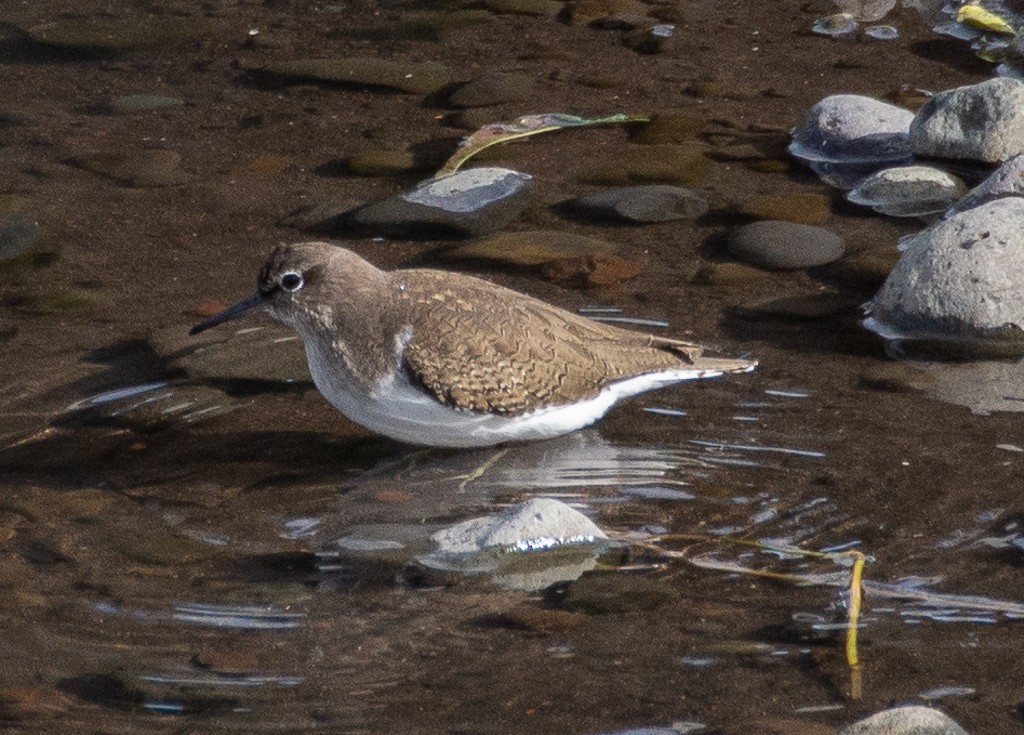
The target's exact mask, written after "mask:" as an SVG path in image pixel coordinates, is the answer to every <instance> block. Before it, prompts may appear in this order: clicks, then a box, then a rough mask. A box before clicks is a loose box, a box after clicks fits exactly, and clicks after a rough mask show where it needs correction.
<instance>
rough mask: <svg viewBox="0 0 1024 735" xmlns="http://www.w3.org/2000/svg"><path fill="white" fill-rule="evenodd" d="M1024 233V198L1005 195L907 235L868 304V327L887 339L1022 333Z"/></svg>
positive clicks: (1023, 323)
mask: <svg viewBox="0 0 1024 735" xmlns="http://www.w3.org/2000/svg"><path fill="white" fill-rule="evenodd" d="M1022 231H1024V199H1022V198H1019V197H1008V198H1005V199H997V200H995V201H993V202H989V203H987V204H983V205H981V206H980V207H975V208H974V209H969V210H967V211H965V212H961V213H959V214H957V215H954V216H953V217H950V218H949V219H946V220H942V221H941V222H938V223H937V224H935V225H933V226H932V227H929V228H928V229H926V230H924V231H923V232H921V233H919V234H918V235H916V236H914V237H912V238H910V239H909V240H908V241H907V242H906V248H905V249H904V251H903V253H902V255H901V256H900V259H899V261H898V262H897V263H896V267H895V268H893V270H892V272H891V273H890V274H889V277H888V278H887V279H886V281H885V283H884V284H883V285H882V288H881V290H879V292H878V293H877V294H876V295H875V298H874V300H873V301H872V302H871V305H870V309H869V312H870V318H869V320H868V322H867V326H869V327H870V328H872V329H874V330H875V331H878V332H879V333H881V334H883V335H884V336H889V337H899V336H902V337H913V336H921V337H932V338H939V339H942V338H948V339H971V338H979V337H987V336H998V335H993V332H996V331H999V332H1004V331H1005V332H1006V336H1012V334H1013V333H1014V332H1020V329H1019V328H1020V327H1022V326H1024V289H1022V288H1021V284H1022V283H1024V247H1022V244H1021V238H1020V233H1021V232H1022ZM1010 325H1014V326H1010ZM1006 330H1008V331H1006ZM1021 334H1022V335H1024V333H1021Z"/></svg>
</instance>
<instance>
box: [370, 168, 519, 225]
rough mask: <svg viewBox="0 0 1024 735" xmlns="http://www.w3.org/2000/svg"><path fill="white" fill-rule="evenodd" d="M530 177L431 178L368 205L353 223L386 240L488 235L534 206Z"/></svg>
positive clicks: (477, 172)
mask: <svg viewBox="0 0 1024 735" xmlns="http://www.w3.org/2000/svg"><path fill="white" fill-rule="evenodd" d="M531 189H532V181H531V177H530V176H529V174H524V173H520V172H519V171H513V170H511V169H507V168H496V167H495V168H488V167H483V168H469V169H463V170H461V171H456V172H455V173H452V174H448V175H447V176H441V177H439V178H436V179H427V180H426V181H423V182H421V183H420V184H419V185H417V186H416V187H415V188H414V189H412V190H411V191H408V192H406V193H405V194H399V195H397V196H393V197H391V198H389V199H385V200H383V201H380V202H374V203H372V204H367V205H366V206H364V207H361V208H359V209H357V210H356V211H355V212H353V213H352V214H351V217H350V219H351V222H352V223H353V224H355V225H356V226H358V227H360V228H364V229H366V230H369V231H370V232H373V233H377V234H382V235H396V236H400V237H401V236H411V237H429V236H434V235H443V236H452V235H455V236H467V235H469V236H472V235H484V234H487V233H489V232H493V231H494V230H497V229H499V228H500V227H502V226H504V225H506V224H507V223H509V222H511V221H512V220H513V219H515V218H516V217H518V216H519V214H520V212H522V211H523V209H524V208H525V207H526V205H527V204H528V201H529V194H530V190H531Z"/></svg>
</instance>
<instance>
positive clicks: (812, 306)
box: [730, 293, 860, 322]
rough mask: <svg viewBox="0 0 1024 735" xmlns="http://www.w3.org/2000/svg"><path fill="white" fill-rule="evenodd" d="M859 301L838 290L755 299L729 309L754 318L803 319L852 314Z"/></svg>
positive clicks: (811, 319) (737, 313) (742, 316)
mask: <svg viewBox="0 0 1024 735" xmlns="http://www.w3.org/2000/svg"><path fill="white" fill-rule="evenodd" d="M859 304H860V299H850V298H849V297H847V296H841V295H840V294H835V293H817V294H801V295H799V296H784V297H782V298H774V299H768V300H762V301H754V302H750V303H747V304H743V305H742V306H736V307H733V308H732V309H730V312H731V313H732V314H734V315H736V316H738V317H741V318H743V319H750V320H752V321H758V320H765V319H778V320H784V321H797V322H802V321H814V320H817V319H828V318H830V317H834V316H838V315H839V314H844V313H853V312H854V311H855V310H856V308H857V306H858V305H859Z"/></svg>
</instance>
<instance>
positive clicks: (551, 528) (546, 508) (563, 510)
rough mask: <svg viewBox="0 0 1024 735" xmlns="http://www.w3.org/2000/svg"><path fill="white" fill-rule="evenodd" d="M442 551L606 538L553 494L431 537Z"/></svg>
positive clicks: (531, 547)
mask: <svg viewBox="0 0 1024 735" xmlns="http://www.w3.org/2000/svg"><path fill="white" fill-rule="evenodd" d="M430 538H431V540H432V541H433V542H434V543H435V544H437V548H438V551H439V552H442V553H448V554H475V553H479V552H481V551H483V550H484V549H488V548H494V547H498V548H506V549H510V550H515V551H530V550H534V549H548V548H551V547H554V546H563V545H566V544H580V543H587V544H589V543H593V542H594V541H597V540H599V539H605V538H607V535H606V534H605V532H604V531H602V530H601V529H600V528H598V527H597V526H596V525H595V524H594V522H593V521H591V520H590V519H589V518H587V517H586V516H585V515H583V514H582V513H580V512H579V511H578V510H575V509H573V508H570V507H569V506H568V505H566V504H565V503H563V502H561V501H558V500H553V499H551V498H533V499H532V500H527V501H526V502H524V503H520V504H518V505H514V506H512V507H511V508H508V509H507V510H505V511H503V512H502V513H499V514H498V515H496V516H487V517H485V518H475V519H473V520H469V521H464V522H463V523H459V524H457V525H455V526H452V527H450V528H445V529H443V530H441V531H438V532H437V533H435V534H434V535H433V536H431V537H430Z"/></svg>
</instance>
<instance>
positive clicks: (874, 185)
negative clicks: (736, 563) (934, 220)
mask: <svg viewBox="0 0 1024 735" xmlns="http://www.w3.org/2000/svg"><path fill="white" fill-rule="evenodd" d="M966 191H967V187H966V186H965V185H964V183H963V182H962V181H961V180H960V179H958V178H957V177H956V176H953V175H952V174H948V173H946V172H945V171H943V170H941V169H937V168H933V167H932V166H899V167H897V168H887V169H883V170H881V171H877V172H875V173H873V174H871V175H870V176H868V177H867V178H866V179H864V180H863V181H861V182H860V183H859V184H858V185H857V186H856V187H854V188H853V189H852V190H851V191H850V192H848V193H847V195H846V198H847V199H848V200H849V201H851V202H853V203H854V204H860V205H862V206H865V207H871V208H872V209H873V210H875V211H876V212H878V213H879V214H887V215H889V216H891V217H926V216H929V215H934V214H938V213H939V212H943V211H945V210H946V209H948V208H949V206H950V205H951V204H953V203H954V202H955V201H956V200H957V199H959V198H960V197H961V196H963V194H964V192H966Z"/></svg>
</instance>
